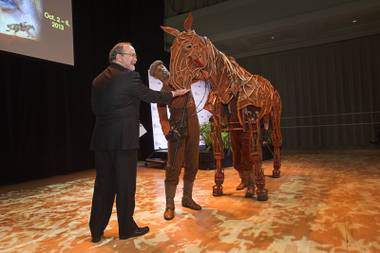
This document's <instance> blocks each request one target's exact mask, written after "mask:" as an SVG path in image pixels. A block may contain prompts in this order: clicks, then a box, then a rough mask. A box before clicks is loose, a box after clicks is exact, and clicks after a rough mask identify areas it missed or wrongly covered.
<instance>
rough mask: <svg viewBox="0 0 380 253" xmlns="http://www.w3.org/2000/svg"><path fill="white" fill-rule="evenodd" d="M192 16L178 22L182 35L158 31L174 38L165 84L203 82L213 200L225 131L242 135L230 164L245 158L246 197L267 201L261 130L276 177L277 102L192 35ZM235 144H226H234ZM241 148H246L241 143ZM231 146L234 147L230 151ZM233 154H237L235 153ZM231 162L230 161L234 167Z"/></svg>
mask: <svg viewBox="0 0 380 253" xmlns="http://www.w3.org/2000/svg"><path fill="white" fill-rule="evenodd" d="M192 21H193V19H192V15H191V13H190V14H189V15H188V17H187V18H186V20H185V21H184V28H185V30H184V31H182V32H180V31H179V30H177V29H175V28H172V27H168V26H161V28H162V29H163V30H164V31H165V32H167V33H169V34H171V35H173V36H174V37H175V39H174V41H173V44H172V46H171V49H170V51H171V56H170V80H169V82H170V84H171V85H172V86H173V87H174V88H176V89H178V88H190V87H191V84H192V83H194V82H196V81H199V80H207V81H209V83H210V84H211V91H210V94H209V97H208V102H207V103H206V106H205V109H207V110H208V111H210V112H211V113H212V115H213V117H212V122H211V123H212V124H211V126H212V127H211V128H212V141H213V143H212V145H213V152H214V157H215V161H216V172H215V185H214V186H213V195H214V196H220V195H222V194H223V186H222V184H223V182H224V170H223V168H222V166H221V159H222V158H223V145H222V140H221V131H222V130H227V131H229V132H230V134H231V135H230V136H233V135H234V136H236V135H244V136H245V137H246V140H247V139H248V144H246V145H236V144H239V143H232V151H233V153H234V156H233V157H234V158H235V157H236V154H247V156H248V157H245V158H243V159H240V160H245V161H248V162H249V164H250V168H249V169H250V171H251V173H249V174H248V175H246V177H247V178H246V182H247V192H246V195H245V196H246V197H250V196H253V194H254V193H255V185H256V195H257V200H259V201H265V200H267V199H268V192H267V189H266V188H265V177H264V172H263V169H262V166H261V165H262V151H261V145H262V143H263V141H262V139H261V124H263V126H264V129H265V130H268V129H269V124H271V128H272V131H271V137H272V144H273V147H274V159H273V160H274V161H273V171H272V176H273V177H275V178H277V177H280V174H281V173H280V167H281V160H280V146H281V142H282V137H281V130H280V116H281V99H280V96H279V94H278V92H277V91H276V90H275V88H274V87H273V86H272V85H271V83H270V82H269V81H268V80H267V79H265V78H264V77H262V76H259V75H253V74H251V73H249V72H248V71H247V70H245V69H244V68H243V67H241V66H240V65H239V64H238V63H237V62H236V61H235V60H234V59H233V58H232V57H228V56H226V55H225V54H224V53H222V52H221V51H219V50H218V49H217V48H216V47H215V46H214V45H213V44H212V42H211V41H210V40H209V39H207V38H206V37H202V36H199V35H198V34H197V33H196V32H195V31H194V30H192ZM234 140H236V138H235V139H233V138H231V141H232V142H234ZM245 143H247V142H245ZM234 144H235V145H234ZM234 147H235V150H234ZM236 147H238V149H239V148H240V149H242V150H236ZM236 163H237V161H234V166H235V164H236Z"/></svg>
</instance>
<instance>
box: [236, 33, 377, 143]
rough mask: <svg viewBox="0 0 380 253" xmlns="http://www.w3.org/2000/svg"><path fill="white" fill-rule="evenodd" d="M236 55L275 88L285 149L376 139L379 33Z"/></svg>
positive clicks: (242, 62)
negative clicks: (247, 55) (293, 47)
mask: <svg viewBox="0 0 380 253" xmlns="http://www.w3.org/2000/svg"><path fill="white" fill-rule="evenodd" d="M238 61H239V63H240V64H241V65H243V66H245V67H246V68H247V69H248V70H250V71H251V72H252V73H257V74H261V75H263V76H264V77H266V78H267V79H269V80H270V81H271V82H272V84H273V85H274V86H275V87H276V88H277V89H278V90H279V92H280V95H281V98H282V104H283V113H282V134H283V139H284V140H283V148H284V149H305V148H306V149H320V148H332V147H358V146H370V145H372V144H370V142H374V141H379V138H380V137H379V134H380V34H377V35H373V36H369V37H362V38H357V39H352V40H347V41H340V42H336V43H331V44H325V45H319V46H315V47H310V48H301V49H295V50H290V51H285V52H279V53H273V54H268V55H260V56H254V57H247V58H242V59H238Z"/></svg>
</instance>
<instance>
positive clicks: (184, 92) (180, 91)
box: [172, 89, 190, 97]
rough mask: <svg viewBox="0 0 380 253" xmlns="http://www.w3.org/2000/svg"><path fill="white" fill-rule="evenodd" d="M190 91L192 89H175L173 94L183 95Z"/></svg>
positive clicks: (174, 95)
mask: <svg viewBox="0 0 380 253" xmlns="http://www.w3.org/2000/svg"><path fill="white" fill-rule="evenodd" d="M189 91H190V89H180V90H173V91H172V94H173V97H177V96H183V95H185V94H186V93H188V92H189Z"/></svg>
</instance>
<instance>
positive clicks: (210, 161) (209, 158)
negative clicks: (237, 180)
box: [199, 122, 232, 169]
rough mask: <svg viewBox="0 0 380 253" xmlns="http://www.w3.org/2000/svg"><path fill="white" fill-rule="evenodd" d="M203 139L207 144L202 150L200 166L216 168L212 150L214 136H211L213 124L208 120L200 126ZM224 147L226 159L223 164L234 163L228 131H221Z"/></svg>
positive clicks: (225, 165) (226, 165)
mask: <svg viewBox="0 0 380 253" xmlns="http://www.w3.org/2000/svg"><path fill="white" fill-rule="evenodd" d="M200 135H201V139H202V140H203V142H204V144H205V148H204V149H201V151H200V159H199V163H200V166H199V167H200V168H211V169H212V168H215V160H214V154H213V152H212V137H211V124H210V122H206V123H204V124H202V125H201V127H200ZM221 137H222V141H223V147H224V159H223V160H222V166H223V167H228V166H231V165H232V157H231V142H230V136H229V133H228V132H227V131H223V132H222V133H221Z"/></svg>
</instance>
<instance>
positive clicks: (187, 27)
mask: <svg viewBox="0 0 380 253" xmlns="http://www.w3.org/2000/svg"><path fill="white" fill-rule="evenodd" d="M192 26H193V15H192V14H191V12H189V15H188V16H187V18H186V19H185V22H183V27H184V28H185V31H187V32H188V31H191V27H192Z"/></svg>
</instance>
